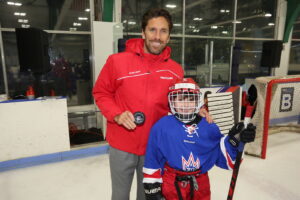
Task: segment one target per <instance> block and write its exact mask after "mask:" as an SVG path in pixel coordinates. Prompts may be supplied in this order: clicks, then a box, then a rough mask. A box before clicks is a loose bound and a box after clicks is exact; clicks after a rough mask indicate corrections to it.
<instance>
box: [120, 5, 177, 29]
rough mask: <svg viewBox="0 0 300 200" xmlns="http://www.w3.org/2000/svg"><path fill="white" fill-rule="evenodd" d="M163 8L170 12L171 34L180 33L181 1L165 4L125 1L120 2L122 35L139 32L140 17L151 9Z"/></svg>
mask: <svg viewBox="0 0 300 200" xmlns="http://www.w3.org/2000/svg"><path fill="white" fill-rule="evenodd" d="M158 7H159V8H164V9H166V10H168V11H169V12H170V14H171V15H172V20H173V25H174V27H173V30H172V32H171V33H172V34H178V33H179V34H181V33H182V1H181V0H173V1H171V2H165V1H163V0H157V1H147V0H141V1H139V0H125V1H122V23H123V26H124V33H126V32H141V31H142V28H141V24H142V21H141V20H142V16H143V14H144V13H145V12H146V11H147V10H149V9H151V8H158Z"/></svg>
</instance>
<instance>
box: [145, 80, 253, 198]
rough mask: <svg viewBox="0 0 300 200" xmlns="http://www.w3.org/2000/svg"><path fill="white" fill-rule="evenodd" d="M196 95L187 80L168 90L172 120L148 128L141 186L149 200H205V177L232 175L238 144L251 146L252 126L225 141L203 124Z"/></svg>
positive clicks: (236, 130) (197, 91)
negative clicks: (218, 172) (215, 170)
mask: <svg viewBox="0 0 300 200" xmlns="http://www.w3.org/2000/svg"><path fill="white" fill-rule="evenodd" d="M200 95H201V93H200V89H199V87H198V86H197V85H196V84H195V82H194V81H193V80H192V79H188V78H187V79H183V80H180V81H179V82H177V83H176V84H175V85H174V86H172V87H171V88H170V91H169V95H168V99H169V106H170V109H171V112H172V114H173V115H169V116H165V117H163V118H161V119H160V120H159V121H158V122H157V123H156V124H155V125H154V126H153V127H152V129H151V133H150V138H149V142H148V146H147V151H146V157H145V164H144V168H143V172H144V180H143V183H144V188H145V194H146V198H147V199H148V200H160V199H166V200H177V199H179V200H183V199H185V200H192V199H194V200H209V199H210V184H209V177H208V173H207V172H208V171H209V170H210V169H211V168H212V167H213V166H214V165H217V166H219V167H221V168H224V169H232V168H233V165H234V161H235V157H236V155H237V145H238V143H239V142H240V141H242V142H245V143H247V142H252V141H254V138H255V127H254V126H253V125H251V124H249V125H248V127H247V128H246V129H244V127H243V124H242V123H238V124H237V125H235V126H233V128H232V129H231V130H230V132H229V134H228V135H226V136H224V135H222V134H221V132H220V130H219V128H218V127H217V125H216V124H214V123H212V124H209V123H208V122H207V121H206V120H205V118H201V117H200V116H199V115H198V114H197V113H198V112H199V109H200Z"/></svg>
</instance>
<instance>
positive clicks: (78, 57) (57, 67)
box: [2, 32, 93, 106]
mask: <svg viewBox="0 0 300 200" xmlns="http://www.w3.org/2000/svg"><path fill="white" fill-rule="evenodd" d="M2 35H3V41H4V44H3V45H4V52H5V60H6V66H7V77H8V88H9V95H10V97H11V98H22V97H23V98H26V97H25V96H26V90H27V89H28V87H29V86H31V85H33V84H35V81H39V83H40V85H39V86H40V87H39V90H40V91H39V92H40V94H41V95H42V96H50V95H55V96H66V97H67V103H68V106H72V105H84V104H92V103H93V101H92V97H91V88H92V80H91V66H90V61H89V56H90V46H91V45H90V44H91V40H90V35H67V34H49V52H48V53H49V56H50V64H51V71H50V72H48V73H45V74H42V75H39V76H36V75H35V74H34V73H33V72H32V71H30V70H29V71H25V72H20V65H19V60H18V49H17V42H16V34H15V32H4V33H3V34H2ZM52 91H53V92H54V93H53V92H52Z"/></svg>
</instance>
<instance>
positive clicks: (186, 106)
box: [168, 79, 201, 123]
mask: <svg viewBox="0 0 300 200" xmlns="http://www.w3.org/2000/svg"><path fill="white" fill-rule="evenodd" d="M200 97H201V92H200V89H199V87H198V86H197V85H196V84H195V82H194V81H193V80H192V79H183V80H181V81H180V82H178V83H176V84H175V85H174V86H172V87H171V88H170V92H169V95H168V99H169V105H170V109H171V112H172V114H174V115H175V116H176V117H177V119H179V120H180V121H182V122H184V123H188V122H190V121H192V120H194V119H195V117H196V114H197V113H199V110H200V106H201V105H200Z"/></svg>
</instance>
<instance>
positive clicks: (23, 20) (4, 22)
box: [0, 0, 90, 31]
mask: <svg viewBox="0 0 300 200" xmlns="http://www.w3.org/2000/svg"><path fill="white" fill-rule="evenodd" d="M87 9H89V0H73V1H63V0H62V1H57V0H51V1H50V0H47V1H45V0H36V1H28V0H19V1H17V3H16V2H14V1H0V20H1V26H2V27H3V28H29V27H35V28H39V29H44V30H71V31H89V30H90V20H89V18H90V17H89V15H90V13H89V10H87Z"/></svg>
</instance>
